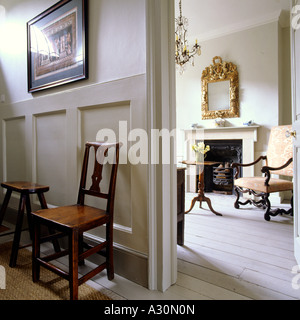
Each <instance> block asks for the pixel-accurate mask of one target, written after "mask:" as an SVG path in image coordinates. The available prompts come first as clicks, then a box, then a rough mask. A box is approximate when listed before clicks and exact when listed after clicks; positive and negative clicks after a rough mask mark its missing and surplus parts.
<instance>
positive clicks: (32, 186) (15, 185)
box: [0, 181, 59, 268]
mask: <svg viewBox="0 0 300 320" xmlns="http://www.w3.org/2000/svg"><path fill="white" fill-rule="evenodd" d="M1 186H2V187H3V188H5V189H7V191H6V194H5V197H4V200H3V203H2V207H1V210H0V226H1V225H2V222H3V218H4V215H5V212H6V209H7V207H8V203H9V200H10V197H11V194H12V192H18V193H19V194H20V201H19V209H18V215H17V222H16V228H15V231H14V232H13V233H14V240H13V245H12V252H11V256H10V263H9V266H10V267H12V268H13V267H15V266H16V262H17V255H18V250H19V248H20V238H21V232H22V225H23V216H24V212H25V208H26V212H27V220H28V228H29V233H30V238H31V239H32V234H33V232H32V222H31V204H30V197H29V195H30V194H37V196H38V198H39V201H40V205H41V208H42V209H47V208H48V207H47V202H46V200H45V197H44V192H47V191H48V190H49V186H46V185H40V184H37V183H34V182H30V181H9V182H2V183H1ZM56 249H57V250H59V249H58V248H57V247H56Z"/></svg>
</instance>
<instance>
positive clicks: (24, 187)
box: [1, 181, 49, 193]
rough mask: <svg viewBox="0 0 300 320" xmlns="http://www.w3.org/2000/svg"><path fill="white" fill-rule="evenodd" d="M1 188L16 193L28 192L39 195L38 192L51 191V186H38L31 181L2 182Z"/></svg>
mask: <svg viewBox="0 0 300 320" xmlns="http://www.w3.org/2000/svg"><path fill="white" fill-rule="evenodd" d="M1 186H2V187H3V188H6V189H11V190H13V191H16V192H28V193H37V192H46V191H48V190H49V186H45V185H41V184H37V183H34V182H30V181H8V182H2V183H1Z"/></svg>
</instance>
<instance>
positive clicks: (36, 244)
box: [32, 219, 40, 282]
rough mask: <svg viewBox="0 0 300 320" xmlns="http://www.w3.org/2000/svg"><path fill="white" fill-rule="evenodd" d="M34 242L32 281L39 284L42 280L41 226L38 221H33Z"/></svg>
mask: <svg viewBox="0 0 300 320" xmlns="http://www.w3.org/2000/svg"><path fill="white" fill-rule="evenodd" d="M32 228H33V241H32V280H33V282H37V281H39V279H40V264H39V263H38V261H37V259H38V258H40V225H39V224H38V222H37V221H36V219H32Z"/></svg>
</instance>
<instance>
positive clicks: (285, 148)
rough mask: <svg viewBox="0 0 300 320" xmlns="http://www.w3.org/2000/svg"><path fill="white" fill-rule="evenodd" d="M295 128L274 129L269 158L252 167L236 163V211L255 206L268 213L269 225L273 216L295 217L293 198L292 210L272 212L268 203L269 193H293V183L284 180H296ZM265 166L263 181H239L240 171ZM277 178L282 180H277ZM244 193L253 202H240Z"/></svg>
mask: <svg viewBox="0 0 300 320" xmlns="http://www.w3.org/2000/svg"><path fill="white" fill-rule="evenodd" d="M291 130H292V126H291V125H288V126H278V127H273V128H272V129H271V134H270V138H269V144H268V150H267V155H266V156H261V157H259V158H258V159H257V160H256V161H254V162H252V163H249V164H241V163H233V164H232V167H233V168H235V179H234V189H235V193H236V195H237V198H236V201H235V204H234V207H235V208H236V209H239V207H240V205H246V204H249V203H250V204H253V205H255V206H257V207H259V208H263V209H266V211H265V215H264V218H265V220H267V221H270V219H271V218H270V216H277V215H278V214H283V213H284V214H291V215H292V214H293V197H292V199H291V209H289V210H284V209H277V210H271V203H270V200H269V195H270V193H273V192H280V191H288V190H291V191H293V182H292V181H289V180H286V179H284V177H287V176H288V177H293V142H292V137H291V135H290V134H289V133H290V132H291ZM260 162H262V168H261V172H262V173H263V175H262V176H260V177H242V178H239V173H240V168H242V167H249V166H254V165H256V164H258V163H260ZM273 175H278V176H280V178H274V177H273ZM241 193H248V194H249V195H252V196H254V198H250V199H247V200H246V201H245V202H241V201H240V195H241Z"/></svg>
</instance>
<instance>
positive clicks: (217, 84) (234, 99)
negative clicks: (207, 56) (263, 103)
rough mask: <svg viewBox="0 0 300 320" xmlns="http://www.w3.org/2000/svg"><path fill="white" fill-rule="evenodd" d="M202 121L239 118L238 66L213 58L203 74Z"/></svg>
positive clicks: (219, 58) (217, 57)
mask: <svg viewBox="0 0 300 320" xmlns="http://www.w3.org/2000/svg"><path fill="white" fill-rule="evenodd" d="M201 83H202V84H201V86H202V120H206V119H216V118H238V117H239V113H240V112H239V108H240V104H239V74H238V70H237V66H236V65H235V64H233V63H232V62H226V61H223V60H222V58H221V57H219V56H216V57H214V58H213V64H211V65H210V66H209V67H206V68H205V70H203V72H202V78H201Z"/></svg>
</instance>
